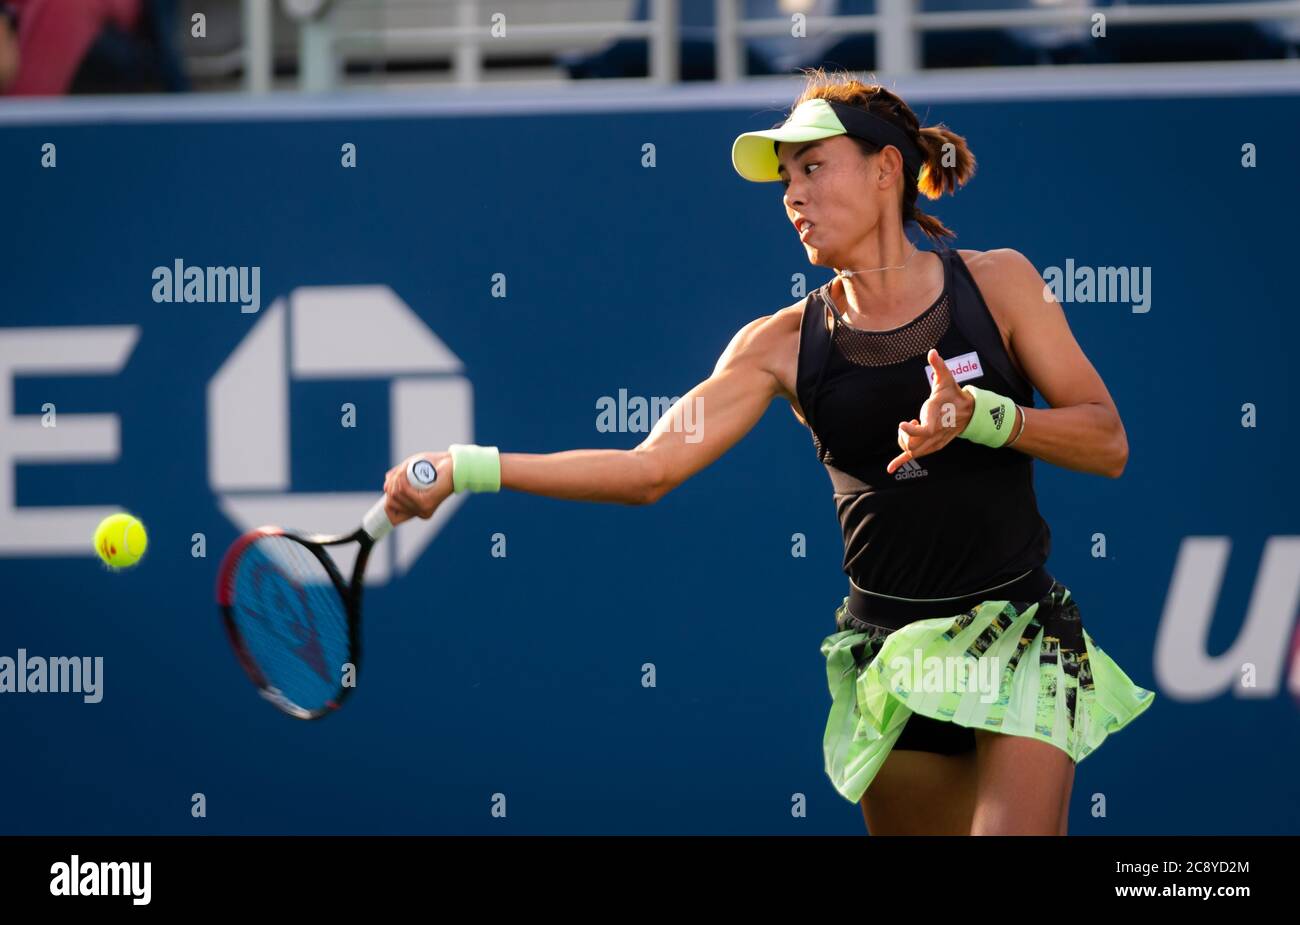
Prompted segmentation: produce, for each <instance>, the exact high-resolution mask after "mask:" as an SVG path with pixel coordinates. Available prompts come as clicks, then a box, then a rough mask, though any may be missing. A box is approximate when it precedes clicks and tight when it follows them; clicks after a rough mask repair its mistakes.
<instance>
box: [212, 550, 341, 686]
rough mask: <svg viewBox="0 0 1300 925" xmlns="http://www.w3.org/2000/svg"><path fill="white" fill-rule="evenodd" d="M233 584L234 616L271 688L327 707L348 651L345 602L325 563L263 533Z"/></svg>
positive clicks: (246, 554)
mask: <svg viewBox="0 0 1300 925" xmlns="http://www.w3.org/2000/svg"><path fill="white" fill-rule="evenodd" d="M230 581H231V589H230V591H231V594H230V602H231V608H230V610H231V617H232V619H233V621H234V624H235V628H236V629H237V631H238V632H239V635H240V636H241V637H242V641H243V645H244V649H245V652H246V653H247V655H248V657H249V658H250V659H251V660H252V661H253V662H254V663H255V664H256V665H257V667H258V669H259V670H260V672H261V674H262V676H263V678H264V679H265V681H266V683H267V685H269V686H270V687H274V688H275V689H276V690H278V691H279V693H280V694H281V695H282V696H284V697H286V698H288V699H289V700H291V701H292V702H293V703H295V704H296V705H298V706H299V707H301V708H303V709H305V710H309V711H316V710H320V709H323V708H324V707H325V706H326V705H327V704H328V703H329V702H330V701H332V700H333V699H334V698H335V696H336V695H337V693H338V692H339V690H340V689H341V688H342V686H343V677H344V676H343V671H344V665H345V664H346V663H348V662H349V661H350V656H351V643H350V637H349V631H348V614H347V607H346V604H345V602H344V600H343V597H342V596H341V595H340V593H339V590H338V588H337V587H336V586H335V584H334V581H333V579H332V578H331V576H330V573H329V571H328V570H327V569H326V568H325V566H324V564H322V563H321V561H320V560H319V559H317V558H316V556H315V555H313V553H312V551H311V550H310V549H308V548H307V547H305V546H303V545H302V544H301V543H299V542H296V541H295V540H292V539H289V538H288V537H285V536H266V537H262V538H260V539H258V540H256V541H255V542H253V543H251V544H249V546H248V548H247V549H246V550H245V551H244V553H243V555H242V556H241V557H240V559H239V561H238V563H237V564H236V566H235V569H234V570H233V572H232V574H231V578H230Z"/></svg>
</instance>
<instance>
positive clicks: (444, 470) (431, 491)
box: [384, 453, 453, 526]
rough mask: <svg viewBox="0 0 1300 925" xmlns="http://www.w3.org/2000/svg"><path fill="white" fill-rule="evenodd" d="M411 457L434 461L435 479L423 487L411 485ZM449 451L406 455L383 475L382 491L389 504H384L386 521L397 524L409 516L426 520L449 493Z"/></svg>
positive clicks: (450, 491) (450, 483)
mask: <svg viewBox="0 0 1300 925" xmlns="http://www.w3.org/2000/svg"><path fill="white" fill-rule="evenodd" d="M413 459H427V460H428V461H429V462H431V463H433V466H434V469H435V470H437V473H438V478H437V481H435V482H434V483H433V484H432V485H430V486H429V487H428V488H425V489H417V488H415V487H413V486H412V485H411V483H410V481H409V480H408V479H407V477H406V467H407V465H408V464H409V463H410V462H411V460H413ZM452 487H453V486H452V482H451V454H450V453H416V454H415V455H414V456H408V457H407V458H406V459H403V460H402V461H401V462H400V463H398V464H397V465H396V466H393V468H391V469H389V470H388V472H387V474H385V476H384V494H385V495H387V496H388V503H387V504H386V505H385V506H384V510H385V512H386V513H387V514H388V519H389V521H390V522H391V523H392V524H393V526H397V525H398V524H400V523H402V522H403V521H407V520H410V519H411V518H412V517H419V518H420V519H422V520H428V519H429V518H430V517H432V516H433V512H434V511H436V510H438V505H440V504H442V502H443V501H444V500H445V499H446V498H447V496H448V495H450V494H451V493H452Z"/></svg>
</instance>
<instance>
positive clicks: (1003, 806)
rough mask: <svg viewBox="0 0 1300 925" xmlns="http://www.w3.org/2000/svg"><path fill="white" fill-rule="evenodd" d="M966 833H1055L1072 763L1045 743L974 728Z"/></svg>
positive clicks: (1071, 777)
mask: <svg viewBox="0 0 1300 925" xmlns="http://www.w3.org/2000/svg"><path fill="white" fill-rule="evenodd" d="M975 764H976V772H975V777H976V794H975V812H974V816H973V819H972V822H971V834H972V835H1056V834H1059V833H1060V831H1061V828H1062V813H1063V805H1066V806H1068V803H1069V799H1070V788H1071V786H1072V784H1073V782H1074V762H1073V761H1072V760H1071V759H1070V756H1069V755H1067V754H1066V753H1065V752H1064V751H1062V750H1061V749H1059V748H1057V747H1056V746H1055V745H1052V744H1050V743H1048V742H1042V741H1039V740H1038V739H1032V738H1028V737H1026V736H1014V735H1007V734H1006V733H1000V732H986V731H984V730H982V729H981V730H976V733H975Z"/></svg>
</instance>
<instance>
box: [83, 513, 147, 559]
mask: <svg viewBox="0 0 1300 925" xmlns="http://www.w3.org/2000/svg"><path fill="white" fill-rule="evenodd" d="M148 545H149V537H148V536H146V535H145V532H144V524H142V523H140V521H139V520H138V519H137V518H135V517H132V516H131V515H130V514H110V515H109V516H108V517H105V518H104V519H103V520H101V521H100V522H99V526H98V527H96V528H95V552H96V553H98V554H99V558H101V559H103V560H104V563H105V564H106V565H110V566H112V567H113V568H126V567H128V566H131V565H135V564H136V563H137V562H139V561H140V557H141V556H143V555H144V550H145V547H146V546H148Z"/></svg>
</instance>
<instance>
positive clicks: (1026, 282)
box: [957, 247, 1043, 332]
mask: <svg viewBox="0 0 1300 925" xmlns="http://www.w3.org/2000/svg"><path fill="white" fill-rule="evenodd" d="M957 253H959V254H961V256H962V259H963V260H965V261H966V266H967V267H968V268H969V269H970V273H971V276H972V277H973V278H974V280H975V285H977V286H979V289H980V293H981V294H982V295H983V296H984V301H985V303H986V304H987V305H988V307H989V311H990V312H992V314H993V317H994V318H995V319H996V320H997V322H998V327H1000V328H1002V329H1003V331H1004V332H1010V331H1011V330H1012V329H1013V328H1014V327H1015V313H1016V311H1017V310H1018V309H1019V307H1020V306H1023V305H1025V304H1026V301H1027V300H1026V298H1025V296H1026V294H1037V293H1039V292H1041V290H1042V287H1043V279H1042V277H1041V276H1039V275H1038V271H1037V270H1036V269H1035V268H1034V265H1033V263H1032V262H1030V260H1029V258H1028V257H1026V256H1025V255H1024V254H1022V253H1020V251H1018V250H1016V249H1015V248H1011V247H998V248H994V249H993V250H987V251H972V250H959V251H958V252H957Z"/></svg>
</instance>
